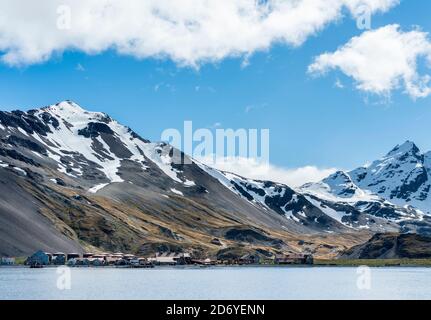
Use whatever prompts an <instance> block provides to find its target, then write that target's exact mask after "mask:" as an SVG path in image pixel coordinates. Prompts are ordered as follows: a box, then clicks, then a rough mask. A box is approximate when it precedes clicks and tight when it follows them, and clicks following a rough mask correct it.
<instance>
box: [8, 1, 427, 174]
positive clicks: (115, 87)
mask: <svg viewBox="0 0 431 320" xmlns="http://www.w3.org/2000/svg"><path fill="white" fill-rule="evenodd" d="M430 12H431V3H430V2H429V1H423V0H409V1H406V0H405V1H401V3H400V4H399V5H398V6H395V7H394V8H392V9H390V10H389V11H387V12H385V13H377V14H375V15H373V17H372V29H373V30H376V29H378V28H380V27H383V26H386V25H389V24H399V25H400V26H401V29H402V30H403V31H406V32H407V31H410V30H412V29H413V28H414V26H415V25H417V26H420V28H421V30H422V31H424V32H430V31H431V20H430V19H429V14H430ZM362 33H363V30H358V28H357V27H356V21H355V20H354V19H351V18H345V19H339V21H336V22H333V23H331V24H330V25H329V26H328V27H326V28H324V29H323V30H322V31H319V32H317V33H315V34H313V35H311V36H310V37H308V39H307V40H306V42H305V43H304V44H302V45H300V46H298V47H293V46H292V45H289V44H284V43H279V44H276V45H272V46H271V47H269V48H267V49H266V50H264V51H256V52H254V53H253V54H252V55H251V57H250V58H249V59H248V65H247V66H244V57H243V56H242V57H237V58H234V57H229V56H228V57H225V58H223V59H219V61H217V62H214V63H202V64H200V65H199V68H194V67H190V66H179V65H178V63H177V61H173V59H169V58H166V59H158V58H152V57H149V58H144V59H137V58H136V57H133V56H129V55H121V54H118V53H117V52H116V51H115V50H108V51H103V52H100V53H97V54H86V53H83V52H82V51H81V50H65V52H63V53H59V54H54V55H52V56H50V58H49V59H45V60H44V61H41V62H37V63H29V64H25V65H22V66H14V65H10V64H7V63H3V64H1V65H0V106H1V108H2V110H12V109H17V108H19V109H29V108H33V107H39V106H44V105H48V104H52V103H55V102H58V101H61V100H65V99H71V100H74V101H75V102H77V103H78V104H80V105H81V106H83V107H84V108H87V109H90V110H94V111H103V112H106V113H108V114H110V115H111V116H112V117H114V118H115V119H117V120H118V121H120V122H122V123H123V124H126V125H128V126H130V127H132V128H133V129H134V130H135V131H137V132H138V133H139V134H141V135H142V136H143V137H146V138H149V139H151V140H159V138H160V134H161V132H162V131H163V130H164V129H166V128H178V129H181V128H182V126H183V122H184V121H185V120H192V121H193V125H194V127H195V128H205V127H213V126H214V124H216V123H220V124H221V127H222V128H234V129H237V128H269V129H270V133H271V140H270V148H271V149H270V152H271V153H270V157H271V159H270V160H271V163H273V164H274V165H277V166H280V167H286V168H295V167H302V166H307V165H313V166H317V167H320V168H328V167H330V168H332V167H336V168H343V169H351V168H354V167H356V166H358V165H361V164H363V163H365V162H367V161H370V160H374V159H375V158H377V157H379V156H381V155H383V154H384V153H386V152H387V151H389V150H390V149H391V148H392V147H393V146H395V145H396V144H398V143H402V142H404V141H405V140H413V141H415V142H416V143H417V144H418V146H419V147H421V148H423V149H424V151H425V150H431V140H430V139H429V137H430V136H431V135H430V133H431V126H430V125H429V124H430V120H431V106H430V104H431V97H429V96H428V97H425V98H418V99H413V98H412V97H411V96H409V95H407V94H405V93H404V92H403V89H396V90H393V91H391V95H390V99H388V98H387V97H382V96H381V95H377V94H372V93H367V92H364V91H361V90H358V89H356V88H355V80H354V79H352V77H349V76H348V75H346V74H345V73H343V72H341V71H340V70H335V71H331V72H329V73H328V74H326V75H325V76H320V77H315V76H312V75H310V74H309V73H307V68H308V67H309V65H310V64H311V63H312V62H313V59H314V58H315V57H316V56H319V55H320V54H322V53H324V52H334V51H335V50H337V48H338V47H340V46H342V45H344V44H345V43H347V42H348V41H349V40H350V39H351V38H352V37H354V36H359V35H361V34H362ZM6 51H7V50H6V49H5V50H4V51H3V52H6ZM427 71H428V72H429V69H427V66H426V63H423V62H421V63H420V65H419V67H418V72H419V73H421V74H426V73H427ZM337 80H338V81H339V82H340V83H342V84H343V87H344V88H338V87H337V86H336V85H335V83H336V81H337ZM247 111H248V112H247Z"/></svg>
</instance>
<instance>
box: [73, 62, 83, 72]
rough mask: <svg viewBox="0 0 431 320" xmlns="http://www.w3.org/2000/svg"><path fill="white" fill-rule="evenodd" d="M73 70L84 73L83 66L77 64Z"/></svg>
mask: <svg viewBox="0 0 431 320" xmlns="http://www.w3.org/2000/svg"><path fill="white" fill-rule="evenodd" d="M75 70H76V71H81V72H84V71H85V68H84V66H83V65H82V64H80V63H78V64H77V65H76V67H75Z"/></svg>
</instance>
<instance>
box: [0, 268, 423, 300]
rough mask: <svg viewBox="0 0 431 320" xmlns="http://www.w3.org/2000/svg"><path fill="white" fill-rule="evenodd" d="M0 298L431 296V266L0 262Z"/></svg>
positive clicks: (271, 298) (330, 297) (329, 297)
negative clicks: (66, 266) (29, 264)
mask: <svg viewBox="0 0 431 320" xmlns="http://www.w3.org/2000/svg"><path fill="white" fill-rule="evenodd" d="M0 299H1V300H5V299H24V300H27V299H163V300H169V299H191V300H194V299H204V300H214V299H219V300H225V299H232V300H239V299H253V300H255V299H262V300H284V299H294V300H296V299H355V300H356V299H431V269H429V268H403V267H399V268H371V269H368V268H366V269H358V268H349V267H342V268H338V267H308V268H305V267H212V268H190V267H188V268H179V267H166V268H164V267H160V268H154V269H116V268H99V269H98V268H72V269H57V268H44V269H29V268H19V267H15V268H13V267H12V268H7V267H1V268H0Z"/></svg>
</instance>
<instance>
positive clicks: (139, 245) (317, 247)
mask: <svg viewBox="0 0 431 320" xmlns="http://www.w3.org/2000/svg"><path fill="white" fill-rule="evenodd" d="M0 139H1V140H0V183H2V184H3V185H5V186H6V185H13V186H15V187H14V188H15V189H14V192H13V194H11V193H10V192H8V191H7V188H6V189H5V192H3V193H2V194H0V200H1V201H0V212H1V213H2V216H1V217H2V220H3V222H2V224H0V238H1V239H0V240H3V241H2V242H3V243H6V244H7V245H3V246H2V245H0V254H15V255H17V254H28V253H30V252H29V251H31V250H34V249H45V250H52V249H54V248H57V250H56V251H66V250H73V251H83V250H93V251H96V250H102V251H127V252H133V253H140V254H150V253H154V252H156V251H169V250H174V251H175V250H177V251H178V250H179V251H181V250H188V251H192V252H194V254H196V255H203V254H211V255H214V256H215V255H216V254H217V252H218V251H219V250H222V249H223V250H225V249H226V248H230V247H233V248H238V247H241V248H247V250H250V251H251V252H254V253H256V252H262V250H263V251H264V252H268V253H270V254H277V253H282V252H308V253H313V254H315V255H316V256H322V257H325V256H335V255H336V254H337V252H339V251H341V250H344V249H346V248H348V247H350V246H353V245H356V244H359V243H361V241H365V240H366V238H368V237H370V235H372V234H373V233H374V232H381V231H393V232H418V233H428V232H429V230H430V227H429V225H431V222H430V219H429V218H428V216H427V215H426V214H424V213H422V212H420V211H418V210H416V209H414V208H410V207H408V208H406V207H403V206H399V205H396V204H394V203H392V202H389V201H388V200H386V199H383V198H382V197H380V196H378V195H374V194H371V193H370V192H368V191H364V190H363V189H361V188H360V187H358V186H356V187H357V188H356V189H355V190H354V194H356V192H358V194H356V196H357V198H358V199H355V200H357V201H351V200H352V196H350V197H348V196H346V197H344V198H343V197H341V196H340V195H341V194H343V193H346V194H348V193H349V192H350V193H351V192H353V190H351V189H352V188H355V183H353V182H354V181H350V182H349V181H348V180H346V179H345V178H346V176H345V175H343V174H342V173H339V176H338V179H340V181H337V182H338V184H336V185H342V184H343V181H344V185H345V186H344V187H343V188H344V189H343V188H341V189H340V190H338V193H339V194H338V195H334V194H333V193H331V192H330V191H332V190H326V191H325V192H321V191H322V190H323V189H322V188H323V185H319V184H310V185H308V187H307V186H304V187H302V188H299V189H295V188H290V187H289V186H287V185H285V184H281V183H275V182H272V181H258V180H253V179H247V178H244V177H241V176H239V175H236V174H233V173H227V172H223V171H220V170H216V169H213V168H210V167H208V166H206V165H204V164H202V163H200V162H198V161H196V160H195V159H191V158H189V157H188V156H187V155H185V154H183V153H182V152H180V151H178V150H177V151H178V152H174V151H175V149H174V148H173V147H171V146H170V145H168V144H166V143H163V142H158V143H154V142H150V141H149V140H146V139H144V138H142V137H140V136H139V135H138V134H136V133H135V132H134V131H133V130H132V129H130V128H129V127H126V126H123V125H121V124H120V123H118V122H117V121H115V120H114V119H112V118H111V117H110V116H109V115H107V114H105V113H101V112H89V111H86V110H85V109H83V108H82V107H80V106H79V105H78V104H76V103H74V102H72V101H63V102H60V103H57V104H55V105H52V106H47V107H44V108H41V109H34V110H30V111H28V112H23V111H12V112H0ZM175 157H181V158H180V159H176V158H175ZM184 157H187V158H188V160H190V161H187V163H190V164H182V162H181V159H182V158H184ZM404 160H405V161H407V160H409V159H407V160H406V159H404ZM428 160H429V159H428V158H426V157H425V156H424V157H423V160H422V162H423V163H426V161H428ZM328 179H330V180H331V178H330V177H328ZM350 180H351V179H350ZM326 182H329V180H327V181H326ZM326 185H327V184H326ZM319 188H320V189H319ZM349 190H350V191H349ZM340 193H341V194H340ZM20 199H21V201H20ZM22 199H25V201H24V200H22ZM340 199H342V200H340ZM13 208H20V210H19V212H20V214H17V212H16V210H14V209H13ZM2 225H3V227H2ZM5 226H8V228H6V227H5ZM37 226H38V227H37ZM10 230H15V231H17V232H16V233H13V232H11V231H10ZM26 234H33V238H28V237H26V236H25V235H26ZM46 234H50V235H51V237H47V236H45V235H46ZM232 234H235V235H236V236H235V237H232ZM53 235H54V238H53ZM250 235H253V236H252V237H250ZM47 238H49V239H47ZM215 238H217V239H219V240H220V243H221V244H222V245H221V246H220V245H215V244H214V243H217V242H215V241H212V240H213V239H215ZM304 242H305V243H307V245H305V246H304V245H300V243H304Z"/></svg>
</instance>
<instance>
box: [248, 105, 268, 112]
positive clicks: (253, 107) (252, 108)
mask: <svg viewBox="0 0 431 320" xmlns="http://www.w3.org/2000/svg"><path fill="white" fill-rule="evenodd" d="M267 107H268V104H267V103H262V104H258V105H255V104H250V105H248V106H246V107H245V109H244V112H245V113H250V112H253V111H257V110H260V109H264V108H267Z"/></svg>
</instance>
